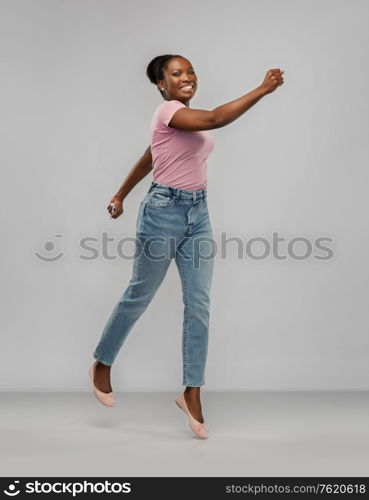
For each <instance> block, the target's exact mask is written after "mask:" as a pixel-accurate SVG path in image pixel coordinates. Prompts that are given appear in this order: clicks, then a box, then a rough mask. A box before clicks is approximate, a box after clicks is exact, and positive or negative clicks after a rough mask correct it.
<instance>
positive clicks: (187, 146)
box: [150, 99, 214, 191]
mask: <svg viewBox="0 0 369 500" xmlns="http://www.w3.org/2000/svg"><path fill="white" fill-rule="evenodd" d="M184 107H186V105H185V104H183V103H182V102H180V101H177V100H175V99H173V100H171V101H164V102H163V103H161V104H160V105H159V106H158V107H157V108H156V110H155V113H154V116H153V119H152V121H151V125H150V131H151V154H152V165H153V180H154V181H155V182H158V183H159V184H165V185H166V186H171V187H174V188H178V189H186V190H189V191H195V190H198V189H204V188H206V187H207V175H206V169H207V163H206V160H207V158H208V156H209V155H210V153H211V152H212V151H213V149H214V139H213V136H212V135H211V134H209V132H207V131H205V130H201V131H196V132H192V131H188V130H179V129H176V128H173V127H168V123H169V122H170V120H171V119H172V116H173V115H174V113H175V112H176V111H177V110H178V109H180V108H184Z"/></svg>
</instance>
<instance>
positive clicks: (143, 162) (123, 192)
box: [107, 146, 152, 219]
mask: <svg viewBox="0 0 369 500" xmlns="http://www.w3.org/2000/svg"><path fill="white" fill-rule="evenodd" d="M151 170H152V156H151V146H149V147H148V148H147V149H146V151H145V152H144V154H143V155H142V156H141V158H139V159H138V160H137V162H136V163H135V164H134V165H133V167H132V168H131V170H130V171H129V172H128V174H127V176H126V178H125V179H124V182H123V184H122V185H121V187H120V188H119V190H118V191H117V193H116V194H115V195H114V196H113V197H112V199H111V200H110V202H109V205H108V206H107V209H108V211H109V213H110V215H111V217H112V218H113V219H116V218H117V217H119V216H120V215H121V214H122V213H123V200H124V198H125V197H126V196H127V194H128V193H129V192H130V191H132V189H133V188H134V187H135V185H136V184H138V183H139V182H140V181H141V180H142V179H143V178H144V177H146V175H147V174H148V173H149V172H150V171H151ZM111 204H113V206H112V205H111ZM113 208H115V210H114V209H113Z"/></svg>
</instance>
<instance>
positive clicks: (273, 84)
mask: <svg viewBox="0 0 369 500" xmlns="http://www.w3.org/2000/svg"><path fill="white" fill-rule="evenodd" d="M283 73H284V71H281V70H280V69H279V68H276V69H270V70H269V71H267V74H266V75H265V78H264V81H263V83H262V84H261V85H260V88H261V89H262V90H263V92H264V95H265V94H270V93H271V92H274V91H275V89H276V88H277V87H279V86H280V85H283V77H282V74H283Z"/></svg>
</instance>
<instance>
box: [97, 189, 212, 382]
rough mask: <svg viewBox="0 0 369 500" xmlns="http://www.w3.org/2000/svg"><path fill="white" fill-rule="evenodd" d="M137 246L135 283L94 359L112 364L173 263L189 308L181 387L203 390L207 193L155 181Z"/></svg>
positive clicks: (208, 259) (207, 285)
mask: <svg viewBox="0 0 369 500" xmlns="http://www.w3.org/2000/svg"><path fill="white" fill-rule="evenodd" d="M135 241H136V243H135V245H136V246H135V255H134V260H133V272H132V278H131V280H130V282H129V284H128V286H127V288H126V290H125V291H124V293H123V295H122V296H121V298H120V299H119V301H118V303H117V304H116V306H115V308H114V309H113V311H112V313H111V316H110V318H109V320H108V322H107V324H106V326H105V328H104V330H103V333H102V335H101V338H100V341H99V343H98V345H97V347H96V349H95V351H94V354H93V355H94V358H95V359H96V360H99V361H100V362H101V363H103V364H106V365H112V364H113V362H114V359H115V357H116V356H117V354H118V352H119V350H120V348H121V346H122V345H123V343H124V341H125V339H126V338H127V336H128V334H129V332H130V331H131V329H132V327H133V326H134V324H135V323H136V321H137V320H138V318H139V317H140V316H141V315H142V313H143V312H144V311H145V309H146V308H147V306H148V305H149V303H150V302H151V300H152V299H153V297H154V295H155V292H156V291H157V289H158V288H159V286H160V284H161V283H162V281H163V279H164V277H165V274H166V272H167V270H168V268H169V265H170V263H171V260H172V259H173V258H174V259H175V262H176V266H177V269H178V272H179V276H180V279H181V284H182V298H183V304H184V315H183V330H182V357H183V382H182V383H183V385H185V386H195V387H197V386H201V385H204V383H205V364H206V358H207V351H208V336H209V311H210V288H211V282H212V277H213V264H214V242H213V229H212V226H211V222H210V218H209V213H208V205H207V189H201V190H197V191H188V190H183V189H178V188H173V187H170V186H165V185H164V184H159V183H157V182H152V183H151V186H150V189H149V190H148V192H147V194H146V195H145V197H144V199H143V200H142V202H141V205H140V209H139V212H138V217H137V222H136V238H135ZM163 323H164V324H165V321H164V322H163Z"/></svg>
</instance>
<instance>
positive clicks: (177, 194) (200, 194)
mask: <svg viewBox="0 0 369 500" xmlns="http://www.w3.org/2000/svg"><path fill="white" fill-rule="evenodd" d="M153 189H155V191H159V192H162V193H164V194H166V195H167V196H170V197H171V198H176V199H177V200H179V199H180V198H183V199H187V200H196V199H198V198H206V197H207V194H208V191H207V189H206V188H204V189H197V190H195V191H188V190H187V189H180V188H175V187H172V186H166V185H165V184H159V183H158V182H155V181H153V182H151V186H150V188H149V190H148V193H150V191H152V190H153Z"/></svg>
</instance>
